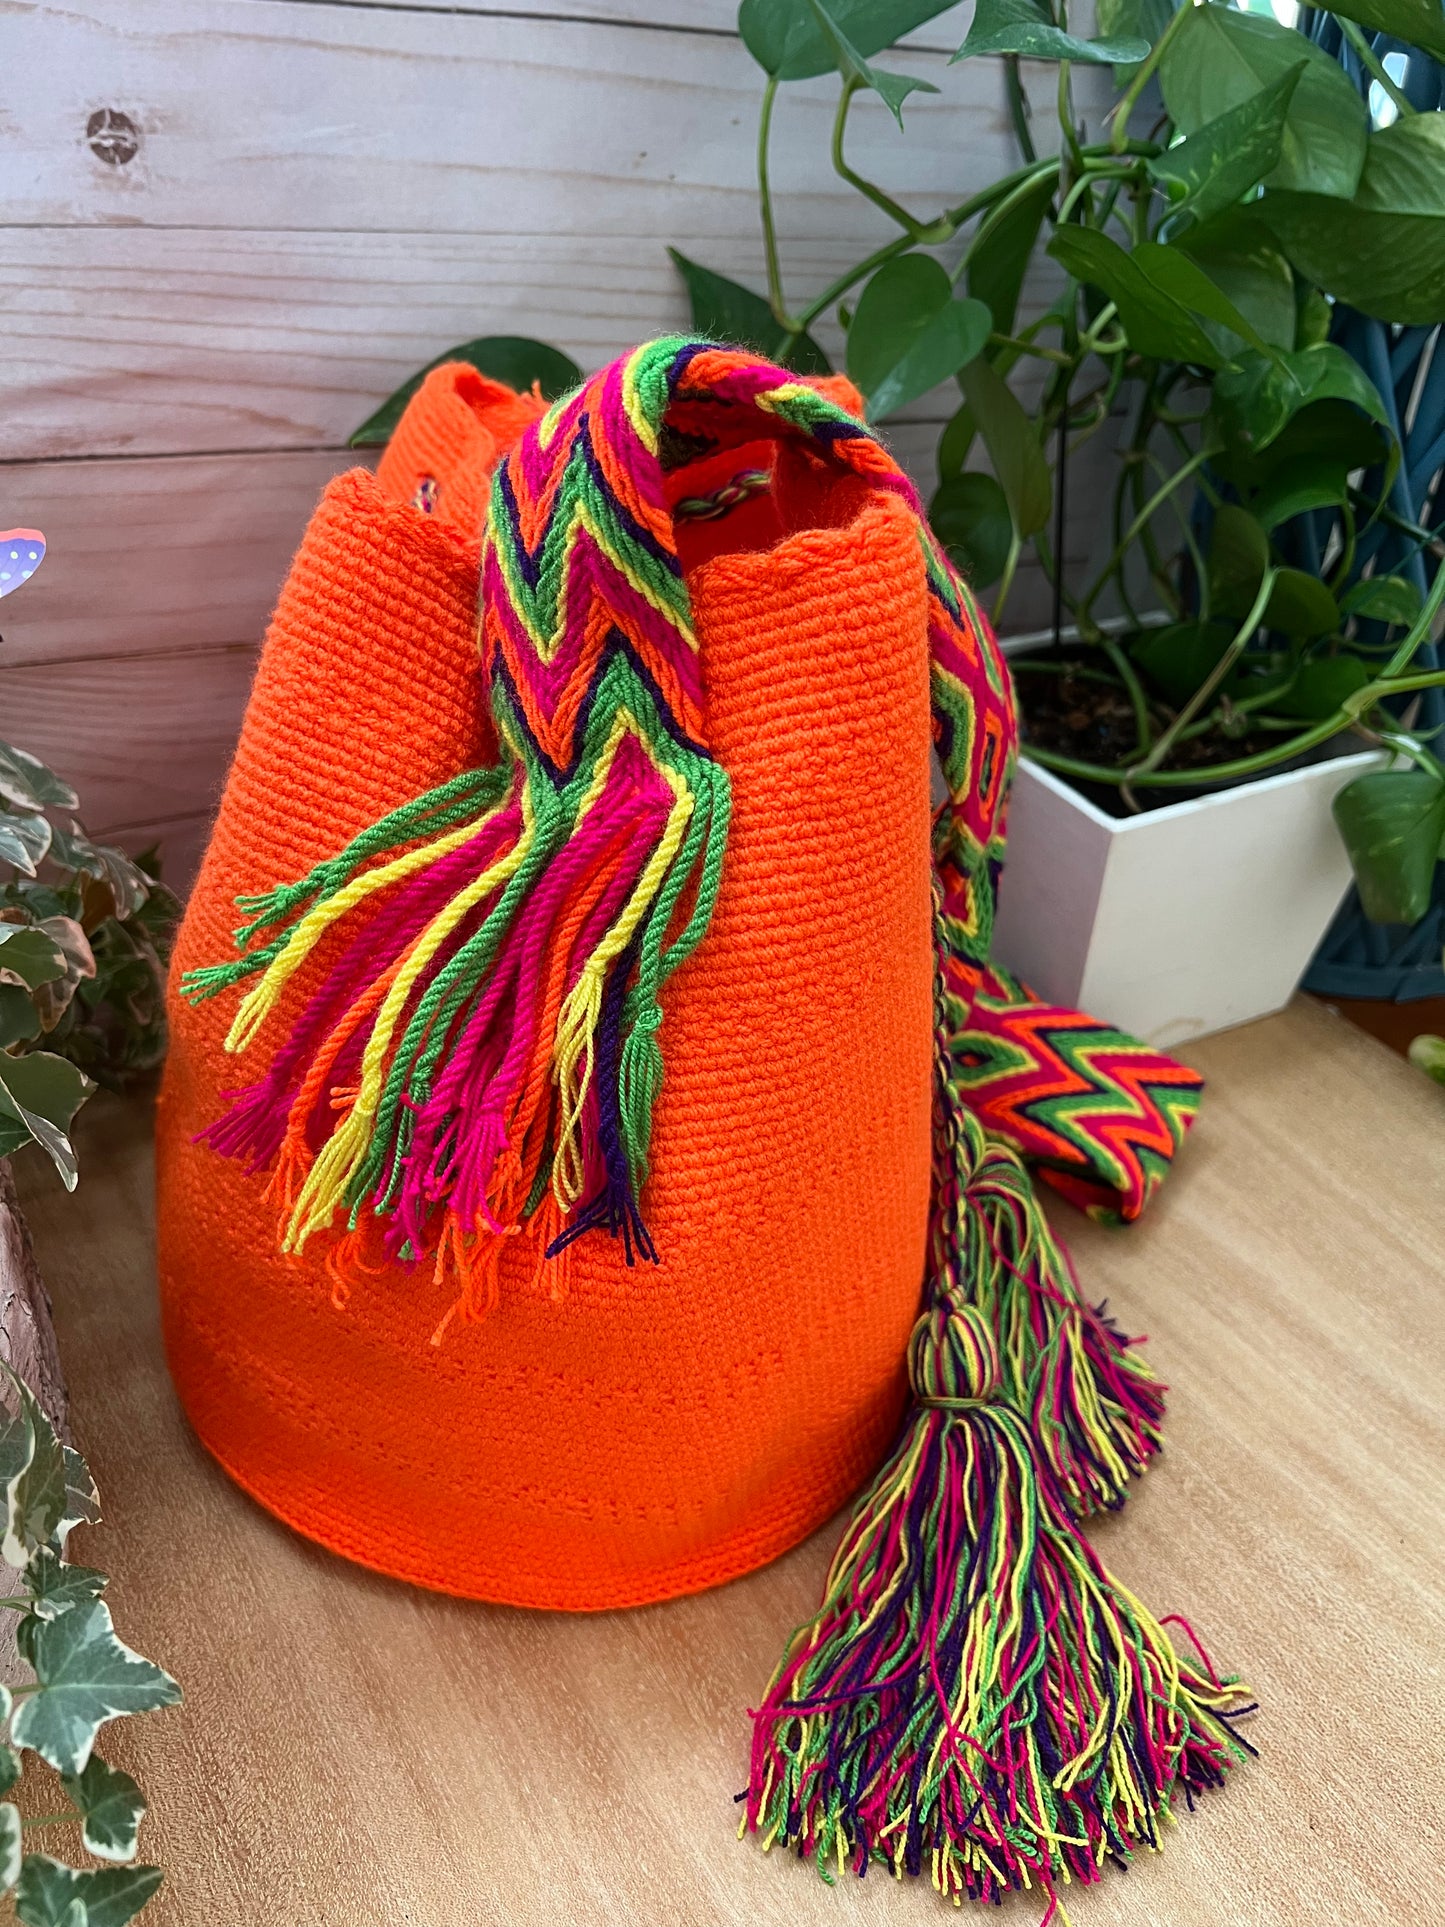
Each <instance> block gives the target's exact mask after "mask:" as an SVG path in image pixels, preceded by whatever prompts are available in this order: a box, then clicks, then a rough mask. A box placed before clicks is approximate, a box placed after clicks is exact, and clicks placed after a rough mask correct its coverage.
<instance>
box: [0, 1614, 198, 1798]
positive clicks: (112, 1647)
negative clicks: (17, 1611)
mask: <svg viewBox="0 0 1445 1927" xmlns="http://www.w3.org/2000/svg"><path fill="white" fill-rule="evenodd" d="M21 1624H22V1625H26V1624H27V1622H26V1621H24V1620H22V1621H21ZM28 1625H29V1631H28V1635H27V1638H26V1642H25V1644H26V1648H27V1653H26V1657H27V1658H28V1659H29V1661H30V1664H31V1665H32V1666H33V1667H34V1669H35V1675H36V1678H37V1679H38V1680H39V1682H40V1690H39V1692H36V1693H31V1694H30V1695H28V1697H26V1698H25V1699H23V1700H22V1701H21V1702H20V1704H19V1706H18V1707H17V1708H16V1711H15V1716H14V1718H13V1719H12V1721H11V1723H10V1737H11V1738H12V1739H13V1740H14V1742H15V1744H16V1745H17V1746H28V1747H33V1748H34V1750H35V1751H36V1752H37V1753H38V1754H39V1755H40V1757H41V1759H42V1760H48V1761H49V1763H50V1765H51V1766H53V1767H54V1768H55V1770H56V1772H57V1773H79V1772H80V1771H81V1770H82V1768H83V1767H84V1766H85V1763H86V1761H87V1760H88V1759H89V1758H90V1749H91V1747H92V1746H93V1745H94V1744H95V1736H96V1734H97V1733H98V1732H99V1731H100V1729H101V1727H102V1726H104V1725H105V1723H106V1721H107V1720H114V1719H119V1718H120V1717H121V1716H122V1715H123V1714H126V1713H149V1712H152V1711H154V1710H155V1708H157V1707H161V1706H174V1705H175V1704H176V1702H177V1701H178V1700H179V1699H180V1697H181V1689H180V1687H179V1686H177V1684H176V1682H175V1681H174V1680H173V1679H172V1678H171V1676H170V1674H169V1673H164V1672H162V1671H161V1669H160V1667H159V1666H154V1665H152V1664H151V1662H150V1660H148V1659H142V1658H141V1656H140V1654H139V1653H133V1652H132V1651H131V1649H130V1647H129V1646H125V1645H122V1643H121V1641H120V1640H119V1639H117V1638H116V1634H115V1627H114V1625H113V1624H112V1623H111V1617H110V1608H109V1607H108V1606H107V1605H106V1603H105V1601H104V1600H103V1599H92V1600H91V1601H90V1603H89V1604H88V1605H85V1606H73V1607H72V1608H71V1610H70V1611H69V1612H68V1613H62V1614H61V1615H60V1617H59V1618H58V1619H50V1620H30V1621H29V1622H28Z"/></svg>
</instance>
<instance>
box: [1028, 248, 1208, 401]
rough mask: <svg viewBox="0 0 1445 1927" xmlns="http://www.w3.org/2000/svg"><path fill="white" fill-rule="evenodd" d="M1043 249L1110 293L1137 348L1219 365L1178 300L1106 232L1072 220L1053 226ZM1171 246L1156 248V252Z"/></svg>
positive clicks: (1157, 355)
mask: <svg viewBox="0 0 1445 1927" xmlns="http://www.w3.org/2000/svg"><path fill="white" fill-rule="evenodd" d="M1048 252H1049V253H1050V254H1051V255H1052V256H1053V257H1054V259H1055V260H1056V261H1057V262H1059V263H1060V265H1061V266H1062V267H1063V268H1064V269H1065V270H1066V271H1067V272H1068V273H1069V274H1071V275H1073V277H1074V279H1075V280H1076V281H1086V282H1088V283H1089V285H1090V286H1091V287H1095V288H1098V289H1099V290H1100V292H1101V293H1103V294H1106V295H1107V296H1108V297H1109V299H1110V300H1111V301H1112V302H1113V303H1114V304H1115V306H1116V307H1117V308H1118V310H1119V319H1120V320H1121V321H1122V322H1123V324H1124V332H1125V334H1126V335H1127V336H1128V338H1129V346H1130V347H1131V348H1133V349H1134V350H1135V352H1136V353H1138V354H1141V355H1148V356H1149V357H1150V358H1151V359H1152V360H1156V361H1186V362H1194V363H1196V364H1198V365H1199V366H1200V367H1203V368H1218V367H1219V366H1220V365H1221V364H1222V362H1223V361H1224V356H1223V355H1222V354H1221V353H1220V351H1219V349H1218V348H1217V347H1216V346H1215V344H1214V343H1213V342H1212V341H1211V340H1210V338H1209V336H1208V335H1207V334H1206V333H1205V332H1204V330H1203V328H1202V327H1201V326H1200V325H1199V322H1198V321H1197V320H1196V319H1195V317H1194V316H1193V315H1192V314H1191V313H1190V312H1189V309H1188V308H1187V307H1185V305H1184V304H1183V302H1181V301H1180V300H1178V299H1177V297H1176V296H1175V295H1174V294H1173V293H1171V292H1170V291H1169V290H1167V289H1166V288H1163V287H1161V286H1159V285H1158V284H1157V283H1156V282H1155V281H1154V280H1153V279H1152V278H1151V277H1150V275H1148V274H1146V273H1145V272H1144V269H1143V267H1142V266H1141V265H1140V264H1139V262H1138V261H1137V260H1136V259H1135V258H1134V256H1133V255H1131V254H1127V253H1126V252H1125V251H1124V249H1123V248H1121V247H1120V246H1119V243H1118V242H1117V241H1115V240H1113V239H1111V238H1110V236H1109V235H1107V234H1101V233H1100V232H1099V230H1098V229H1097V228H1085V227H1079V226H1076V225H1072V224H1071V225H1069V226H1067V227H1061V228H1059V229H1058V230H1057V232H1056V233H1055V235H1054V238H1053V240H1052V241H1050V242H1049V246H1048ZM1136 252H1137V251H1136ZM1172 252H1174V250H1171V249H1169V248H1163V247H1161V248H1159V249H1158V253H1159V254H1161V255H1163V254H1169V253H1172ZM1180 258H1181V260H1182V259H1183V258H1184V257H1182V256H1181V257H1180Z"/></svg>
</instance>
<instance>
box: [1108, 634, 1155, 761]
mask: <svg viewBox="0 0 1445 1927" xmlns="http://www.w3.org/2000/svg"><path fill="white" fill-rule="evenodd" d="M1100 646H1101V647H1102V649H1103V651H1104V654H1105V655H1106V656H1107V657H1108V658H1109V660H1110V662H1111V663H1113V665H1114V668H1115V669H1116V670H1117V671H1118V675H1119V680H1120V682H1122V683H1123V685H1124V687H1125V688H1126V689H1127V690H1128V692H1129V701H1130V702H1131V703H1132V704H1133V706H1134V728H1135V731H1136V733H1137V735H1138V738H1139V742H1138V748H1139V751H1140V754H1141V755H1147V754H1148V752H1149V750H1150V748H1151V746H1152V744H1153V741H1154V730H1153V727H1152V725H1151V724H1150V721H1149V698H1148V697H1147V696H1146V695H1145V694H1144V685H1143V683H1141V682H1140V680H1139V674H1138V671H1137V670H1136V669H1135V667H1134V665H1133V663H1132V662H1130V660H1129V658H1128V655H1127V654H1126V653H1125V650H1124V647H1123V645H1122V644H1121V643H1120V641H1119V639H1118V637H1117V636H1111V635H1108V634H1105V635H1104V636H1102V637H1101V638H1100Z"/></svg>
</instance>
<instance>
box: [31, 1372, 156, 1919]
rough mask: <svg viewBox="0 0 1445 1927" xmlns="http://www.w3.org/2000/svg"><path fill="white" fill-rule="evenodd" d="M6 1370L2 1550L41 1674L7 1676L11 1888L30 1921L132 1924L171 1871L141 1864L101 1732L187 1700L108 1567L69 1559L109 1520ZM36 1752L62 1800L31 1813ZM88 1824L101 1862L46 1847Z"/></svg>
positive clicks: (74, 1460) (121, 1780)
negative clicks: (25, 1789)
mask: <svg viewBox="0 0 1445 1927" xmlns="http://www.w3.org/2000/svg"><path fill="white" fill-rule="evenodd" d="M0 1374H3V1381H0V1382H3V1385H4V1387H5V1389H6V1391H7V1393H8V1401H7V1405H6V1407H5V1408H4V1409H3V1410H0V1484H3V1489H4V1536H3V1540H0V1559H3V1561H4V1564H5V1566H6V1567H7V1568H9V1570H10V1572H11V1574H12V1575H13V1576H12V1578H11V1583H10V1585H9V1586H8V1587H7V1588H6V1596H5V1597H3V1598H0V1606H3V1607H4V1608H5V1609H6V1610H7V1611H9V1612H12V1613H14V1614H15V1615H16V1616H17V1617H16V1623H15V1634H16V1645H17V1647H18V1649H19V1653H20V1656H21V1658H22V1660H23V1661H24V1662H25V1665H26V1667H27V1668H28V1670H29V1672H30V1673H31V1675H32V1677H31V1678H30V1679H29V1680H27V1681H25V1682H24V1683H23V1684H20V1685H16V1686H13V1687H5V1686H0V1728H3V1729H4V1732H3V1735H0V1893H3V1894H8V1895H9V1896H10V1897H11V1899H12V1901H13V1905H14V1910H15V1918H16V1919H17V1920H19V1921H20V1922H22V1923H23V1927H122V1924H123V1923H124V1922H125V1921H128V1920H131V1919H132V1918H134V1916H135V1915H136V1914H138V1913H139V1912H140V1911H141V1909H142V1908H143V1907H144V1906H145V1904H146V1902H147V1901H148V1900H149V1899H150V1898H151V1896H152V1895H153V1894H154V1893H155V1891H156V1889H157V1888H158V1887H159V1886H160V1884H161V1870H160V1868H159V1867H153V1866H145V1865H141V1864H138V1863H137V1854H138V1851H139V1831H140V1823H141V1819H142V1816H143V1815H144V1813H145V1810H146V1802H145V1796H144V1794H143V1793H142V1792H141V1790H140V1788H139V1786H138V1785H137V1784H136V1782H135V1781H134V1779H132V1778H131V1776H130V1774H128V1773H125V1772H122V1771H121V1770H120V1769H119V1768H116V1767H111V1766H108V1765H107V1764H106V1763H105V1761H104V1760H103V1759H102V1758H101V1757H100V1755H99V1754H98V1753H96V1751H95V1743H96V1739H97V1737H98V1735H99V1733H100V1731H101V1728H102V1727H104V1726H105V1725H107V1724H108V1723H109V1722H110V1721H112V1720H117V1719H122V1718H125V1717H126V1716H128V1715H130V1714H134V1713H148V1712H152V1711H155V1710H156V1709H158V1708H160V1707H163V1706H174V1705H176V1704H178V1702H179V1700H180V1697H181V1694H180V1688H179V1687H178V1686H177V1685H176V1682H175V1681H174V1680H173V1679H172V1678H171V1677H170V1675H169V1674H168V1673H165V1672H162V1670H161V1669H160V1667H159V1666H155V1665H153V1664H152V1663H151V1661H150V1660H148V1659H143V1658H142V1657H141V1656H140V1654H138V1653H134V1652H132V1651H131V1649H130V1647H128V1646H126V1645H124V1644H123V1643H122V1642H121V1640H120V1639H119V1638H118V1637H117V1635H116V1631H115V1627H114V1625H113V1624H112V1621H111V1616H110V1608H109V1606H108V1605H107V1603H106V1600H105V1597H104V1593H105V1587H106V1576H105V1574H104V1573H103V1572H97V1571H95V1570H94V1569H93V1568H91V1567H89V1566H82V1565H77V1564H73V1563H72V1562H71V1561H70V1559H69V1558H68V1556H67V1545H68V1541H69V1537H70V1534H71V1532H72V1531H73V1530H74V1529H75V1527H77V1526H81V1525H94V1524H95V1523H96V1522H97V1521H98V1520H99V1518H100V1507H99V1502H98V1499H97V1495H96V1490H95V1484H94V1481H93V1480H92V1478H91V1476H90V1472H89V1470H88V1469H87V1467H86V1464H85V1461H84V1459H82V1458H81V1456H80V1454H79V1453H78V1452H76V1451H74V1450H73V1449H72V1448H71V1447H70V1446H68V1445H64V1444H62V1442H61V1441H60V1439H59V1438H58V1437H57V1436H56V1433H55V1429H54V1427H53V1426H52V1425H51V1423H50V1421H49V1419H48V1418H47V1417H46V1415H45V1413H44V1411H43V1410H42V1409H41V1407H40V1405H39V1404H38V1402H37V1401H36V1399H35V1398H34V1397H33V1395H32V1394H31V1393H30V1391H29V1390H28V1388H27V1387H26V1386H25V1385H24V1383H23V1382H22V1381H21V1380H20V1379H19V1378H17V1377H16V1375H15V1374H14V1372H12V1371H11V1370H10V1368H9V1367H8V1366H4V1365H0ZM36 1762H41V1763H43V1765H44V1766H45V1767H49V1768H51V1769H52V1770H53V1775H54V1776H58V1786H59V1791H60V1793H61V1794H62V1795H63V1798H64V1802H65V1804H64V1805H63V1806H62V1807H61V1808H60V1809H59V1810H57V1811H53V1812H45V1813H41V1814H37V1815H35V1816H34V1817H29V1816H26V1817H23V1818H22V1815H21V1810H20V1804H19V1798H20V1790H21V1788H22V1786H23V1784H24V1776H25V1775H26V1773H35V1772H36ZM37 1777H39V1775H38V1774H37ZM55 1783H56V1781H55V1779H54V1778H52V1780H51V1784H52V1785H54V1784H55ZM77 1826H78V1827H79V1831H80V1840H81V1845H82V1846H83V1848H84V1850H85V1852H86V1854H88V1855H89V1856H90V1857H91V1858H92V1859H93V1860H95V1861H99V1862H100V1863H101V1864H100V1865H99V1866H85V1867H73V1866H71V1865H69V1864H68V1863H67V1862H65V1861H62V1860H57V1859H55V1858H54V1857H53V1856H52V1855H50V1854H47V1853H42V1852H39V1851H37V1850H36V1848H35V1843H36V1841H37V1840H39V1839H41V1838H43V1837H44V1835H45V1834H46V1832H47V1830H50V1829H54V1828H60V1827H66V1828H70V1829H74V1828H76V1827H77Z"/></svg>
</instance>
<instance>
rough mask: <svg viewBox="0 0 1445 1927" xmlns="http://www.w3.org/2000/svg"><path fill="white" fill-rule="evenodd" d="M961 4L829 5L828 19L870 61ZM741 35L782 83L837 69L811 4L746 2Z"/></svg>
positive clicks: (832, 0)
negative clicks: (895, 42)
mask: <svg viewBox="0 0 1445 1927" xmlns="http://www.w3.org/2000/svg"><path fill="white" fill-rule="evenodd" d="M955 4H956V0H829V6H828V13H829V16H830V18H831V20H832V22H833V24H834V25H835V26H836V27H837V28H838V29H839V30H840V31H841V32H842V33H844V34H846V35H847V37H848V39H849V40H850V41H851V42H852V44H853V47H854V48H855V49H856V51H857V52H858V53H860V54H861V55H862V56H863V58H864V59H865V60H866V59H869V58H871V57H872V55H874V54H879V53H882V51H883V49H884V48H885V47H891V46H892V45H893V43H894V41H895V40H901V39H902V37H903V35H904V34H906V33H912V32H913V30H914V28H915V27H921V26H924V25H925V24H926V23H927V22H928V21H930V20H934V19H936V18H937V17H938V15H939V14H941V13H947V12H948V10H949V8H950V7H951V6H954V5H955ZM738 32H739V33H740V34H741V35H742V38H743V45H744V46H745V47H746V48H747V50H748V52H749V53H750V54H751V55H752V57H753V59H754V60H755V61H757V63H758V65H759V66H760V67H761V68H762V69H763V71H764V73H768V74H776V76H777V77H778V79H779V80H811V79H813V78H814V77H815V76H816V75H818V74H826V73H829V72H830V71H831V70H832V69H833V68H834V66H835V65H836V64H837V61H836V55H835V52H834V49H833V46H832V44H831V42H830V40H829V38H828V35H827V33H826V32H825V30H824V28H823V27H822V26H821V25H820V23H819V20H818V16H817V14H816V13H815V12H814V11H813V8H812V7H811V6H810V5H809V4H808V0H742V5H741V6H740V7H739V8H738Z"/></svg>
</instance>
